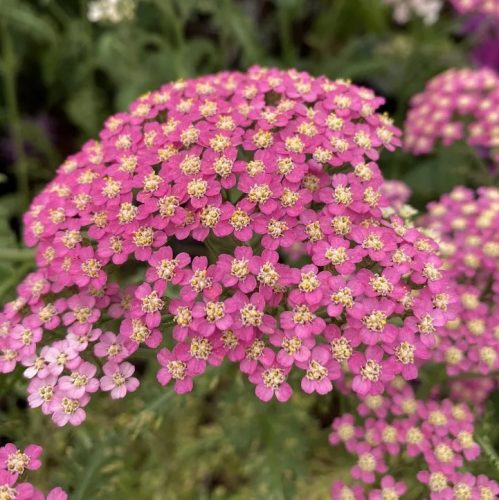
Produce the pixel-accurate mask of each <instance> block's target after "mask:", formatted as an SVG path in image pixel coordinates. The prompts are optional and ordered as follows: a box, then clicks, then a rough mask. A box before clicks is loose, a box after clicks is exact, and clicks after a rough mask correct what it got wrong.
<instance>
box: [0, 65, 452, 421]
mask: <svg viewBox="0 0 499 500" xmlns="http://www.w3.org/2000/svg"><path fill="white" fill-rule="evenodd" d="M382 104H383V99H382V98H380V97H377V96H376V95H375V94H374V93H373V92H372V91H371V90H369V89H367V88H363V87H358V86H355V85H353V84H351V83H350V82H347V81H341V80H338V81H331V80H329V79H327V78H325V77H319V78H313V77H311V76H309V75H308V74H306V73H299V72H297V71H294V70H290V71H281V70H277V69H263V68H259V67H254V68H251V69H250V70H249V71H248V72H247V73H235V72H224V73H220V74H217V75H214V76H206V77H201V78H198V79H195V80H189V81H177V82H174V83H171V84H167V85H164V86H163V87H161V88H160V89H159V90H157V91H154V92H150V93H147V94H146V95H144V96H142V97H140V98H139V99H138V100H137V101H135V102H134V103H133V104H132V105H131V106H130V110H129V112H128V113H120V114H117V115H115V116H112V117H111V118H109V119H108V120H107V121H106V124H105V128H104V129H103V131H102V132H101V134H100V140H99V141H89V142H88V143H87V144H85V145H84V146H83V148H82V150H81V151H80V152H79V153H77V154H75V155H73V156H71V157H69V158H68V159H67V160H66V161H65V162H64V163H63V165H61V167H60V168H59V169H58V171H57V175H56V177H55V179H54V180H53V181H52V182H51V183H50V184H49V185H48V186H47V187H46V188H45V189H44V190H43V191H42V192H41V193H40V194H39V195H38V196H37V197H36V198H35V199H34V201H33V203H32V205H31V208H30V210H29V211H28V213H27V214H26V215H25V218H24V222H25V240H26V243H27V244H28V245H31V246H36V261H37V265H38V269H37V271H36V272H34V273H32V274H30V275H29V276H27V278H26V279H25V280H24V282H23V283H22V284H21V285H20V286H19V287H18V294H19V296H18V298H17V299H16V300H15V301H13V302H11V303H10V304H8V305H7V306H6V307H5V310H4V312H3V315H2V318H3V320H2V325H3V326H2V332H3V335H2V336H1V337H0V343H1V344H0V346H1V348H2V349H3V351H2V352H3V354H2V358H1V361H0V369H1V370H2V371H3V372H9V371H12V370H13V369H14V368H15V366H16V364H17V363H21V364H22V365H24V366H25V367H26V369H25V372H24V373H25V375H26V377H28V378H29V379H31V382H30V385H29V388H28V392H29V403H30V405H31V406H33V407H41V409H42V411H43V412H44V413H46V414H51V415H52V418H53V420H54V421H55V422H56V423H57V424H58V425H64V424H66V423H68V422H69V423H71V424H75V425H78V424H79V423H81V421H82V420H83V419H84V418H85V410H84V407H85V406H86V405H87V403H88V402H89V399H90V396H91V394H92V393H94V392H96V391H97V390H99V389H100V390H102V391H109V392H110V394H111V397H113V398H121V397H124V396H125V395H126V393H127V392H130V391H134V390H136V388H137V386H138V383H139V382H138V380H137V379H136V378H135V377H134V365H133V364H132V363H131V362H130V361H133V360H131V359H130V357H131V356H132V354H133V353H134V352H135V351H136V350H137V349H139V348H141V347H143V346H144V345H145V346H147V347H150V348H158V347H159V346H161V350H160V351H159V353H158V361H159V364H160V366H161V368H160V370H159V372H158V375H157V378H158V380H159V382H160V383H161V384H167V383H168V382H170V381H173V383H174V385H175V390H176V391H177V392H178V393H184V392H188V391H190V390H192V387H193V378H194V377H196V376H198V375H200V374H201V373H203V372H204V371H205V370H206V368H207V366H208V365H219V364H220V363H221V362H222V360H224V359H228V360H230V361H231V362H234V363H238V364H239V366H240V370H241V371H242V372H243V373H245V374H247V375H248V377H249V380H250V381H251V382H252V383H254V384H255V385H256V394H257V395H258V397H259V398H260V399H262V400H269V399H271V398H272V397H273V396H275V397H276V398H277V399H278V400H280V401H285V400H287V399H288V398H289V397H290V395H291V392H292V389H291V386H290V384H289V383H288V377H289V376H290V374H291V373H292V372H293V373H299V374H300V375H299V377H301V388H302V389H303V391H305V392H306V393H312V392H317V393H319V394H325V393H328V392H329V391H331V390H332V388H333V382H334V381H337V383H338V385H339V386H340V387H345V386H347V387H349V386H350V385H349V384H351V386H352V388H353V390H354V391H355V392H357V393H358V394H360V395H366V394H378V393H380V392H382V391H383V388H384V384H385V383H386V382H387V381H389V380H391V379H393V378H394V377H395V376H396V375H397V374H401V375H402V376H403V377H404V378H406V379H413V378H415V377H416V376H417V366H418V363H419V361H420V360H421V359H425V358H427V357H428V356H429V349H430V348H431V347H432V346H433V345H434V333H435V331H436V329H437V328H438V327H439V326H442V325H443V324H445V322H446V321H447V312H446V311H447V309H448V308H447V305H448V303H449V300H450V295H449V293H448V290H447V285H446V280H445V279H444V277H443V274H442V272H441V270H440V268H441V260H440V258H439V257H438V256H437V255H436V253H437V245H436V243H435V242H434V241H432V239H431V238H429V237H427V236H425V235H423V234H422V233H421V232H420V231H419V230H418V229H415V228H413V227H410V226H409V225H407V224H405V222H404V220H403V219H401V218H399V217H391V218H387V217H383V211H382V208H383V207H384V206H385V205H386V204H387V202H386V201H385V199H384V197H383V196H382V194H381V192H380V186H381V184H382V181H383V178H382V176H381V173H380V170H379V168H378V166H377V164H376V160H378V158H379V150H380V149H382V148H386V149H388V150H393V149H394V148H395V147H396V146H398V145H399V144H400V140H399V138H398V137H399V135H400V132H399V131H398V129H396V128H395V127H394V126H393V125H392V123H391V121H390V119H389V118H388V117H387V116H385V115H383V114H380V113H378V112H377V111H376V110H377V109H378V108H379V106H381V105H382ZM195 241H197V242H203V244H199V243H198V244H197V245H193V242H195ZM47 332H50V333H47ZM96 358H100V359H101V360H102V362H103V363H104V366H103V369H102V372H103V373H100V369H99V370H98V365H99V364H100V363H97V362H96ZM345 384H346V385H345Z"/></svg>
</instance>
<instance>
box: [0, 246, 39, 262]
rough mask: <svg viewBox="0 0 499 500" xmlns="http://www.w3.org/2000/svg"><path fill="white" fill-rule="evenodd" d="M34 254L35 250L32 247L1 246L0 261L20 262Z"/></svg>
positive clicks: (31, 257)
mask: <svg viewBox="0 0 499 500" xmlns="http://www.w3.org/2000/svg"><path fill="white" fill-rule="evenodd" d="M34 256H35V251H34V250H32V249H30V248H0V261H9V262H19V261H23V260H32V259H33V257H34Z"/></svg>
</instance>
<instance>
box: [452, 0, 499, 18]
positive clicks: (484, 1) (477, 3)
mask: <svg viewBox="0 0 499 500" xmlns="http://www.w3.org/2000/svg"><path fill="white" fill-rule="evenodd" d="M451 2H452V5H454V8H455V9H456V10H457V11H458V12H460V13H461V14H483V15H485V16H491V17H496V18H498V19H499V2H498V1H497V0H451Z"/></svg>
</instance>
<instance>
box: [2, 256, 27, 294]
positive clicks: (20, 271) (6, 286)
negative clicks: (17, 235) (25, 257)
mask: <svg viewBox="0 0 499 500" xmlns="http://www.w3.org/2000/svg"><path fill="white" fill-rule="evenodd" d="M33 264H34V262H32V261H31V260H29V261H27V262H24V263H23V264H22V265H20V266H19V267H18V268H17V270H16V271H15V272H14V273H12V275H10V276H9V277H8V278H7V279H6V280H5V281H3V282H2V283H1V284H0V299H2V298H3V296H4V295H5V294H6V293H7V292H8V291H9V290H10V288H11V287H13V286H14V285H16V284H17V282H18V281H19V280H20V279H21V278H22V277H23V276H24V275H25V274H26V273H27V272H28V271H29V270H30V269H31V268H32V267H33Z"/></svg>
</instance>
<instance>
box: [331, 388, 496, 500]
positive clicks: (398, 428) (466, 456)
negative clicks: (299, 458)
mask: <svg viewBox="0 0 499 500" xmlns="http://www.w3.org/2000/svg"><path fill="white" fill-rule="evenodd" d="M394 382H395V383H392V384H391V385H390V386H389V387H388V389H387V392H386V393H385V397H381V396H370V397H368V398H367V399H366V402H367V403H368V407H366V406H365V404H364V403H363V404H361V405H360V406H359V409H358V411H359V413H360V414H363V415H364V416H365V417H367V418H365V419H364V420H363V421H362V423H361V424H360V425H357V424H356V422H355V419H354V416H353V415H351V414H345V415H343V416H341V417H338V418H336V419H335V420H334V421H333V424H332V432H331V434H330V436H329V441H330V443H331V444H332V445H337V444H339V443H341V444H343V445H344V447H345V448H346V450H347V451H348V452H349V453H351V454H352V455H354V456H355V461H356V462H355V465H354V466H353V467H352V469H351V476H352V478H353V479H355V480H357V481H359V482H360V483H363V484H364V485H368V486H369V485H371V486H370V488H369V487H366V486H362V485H361V484H358V485H357V486H353V487H351V486H347V485H346V484H344V483H343V482H340V481H336V482H334V483H333V488H332V498H333V499H337V500H340V499H343V498H355V499H364V498H369V499H370V500H371V499H381V498H390V499H397V498H401V497H402V495H403V494H404V492H405V491H406V485H405V484H404V483H403V482H398V483H397V482H396V481H395V480H394V479H393V477H392V476H390V475H386V474H387V473H388V472H389V471H390V469H391V468H393V469H396V470H399V471H400V470H401V468H403V467H408V460H407V458H409V459H410V460H411V463H410V465H409V467H410V468H411V469H413V468H414V464H417V463H418V462H417V461H416V460H421V461H422V463H423V466H422V470H420V471H419V472H417V480H418V482H419V483H420V484H421V485H425V486H426V493H425V494H424V495H423V497H424V498H428V497H429V498H431V500H441V499H442V500H444V499H445V500H450V499H464V498H477V499H478V498H496V497H497V495H498V493H499V484H498V483H496V482H495V481H493V480H490V479H488V478H487V477H485V476H483V475H479V476H477V477H476V476H474V475H473V474H471V473H469V472H463V464H465V462H469V461H473V460H475V459H476V458H477V457H478V456H479V454H480V447H479V445H478V444H477V443H476V442H475V441H474V438H473V432H474V416H473V414H472V413H471V411H470V409H469V407H468V406H467V405H466V404H465V403H462V402H461V403H455V402H452V401H451V400H449V399H444V400H441V401H435V400H431V399H429V400H428V401H421V400H417V399H416V398H415V394H414V391H413V389H412V388H411V386H410V385H409V384H407V383H406V382H404V381H403V380H397V379H396V380H395V381H394ZM366 408H368V409H367V411H366ZM388 464H390V466H389V465H388ZM416 470H417V469H416ZM408 473H409V472H408ZM379 478H381V481H380V486H381V491H380V489H379V488H378V489H376V488H373V486H372V485H374V484H375V482H376V481H377V480H378V479H379ZM365 489H369V490H370V491H369V492H368V493H367V494H366V491H365ZM347 493H350V496H349V497H348V496H346V495H347ZM342 495H343V496H342ZM402 498H403V497H402Z"/></svg>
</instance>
